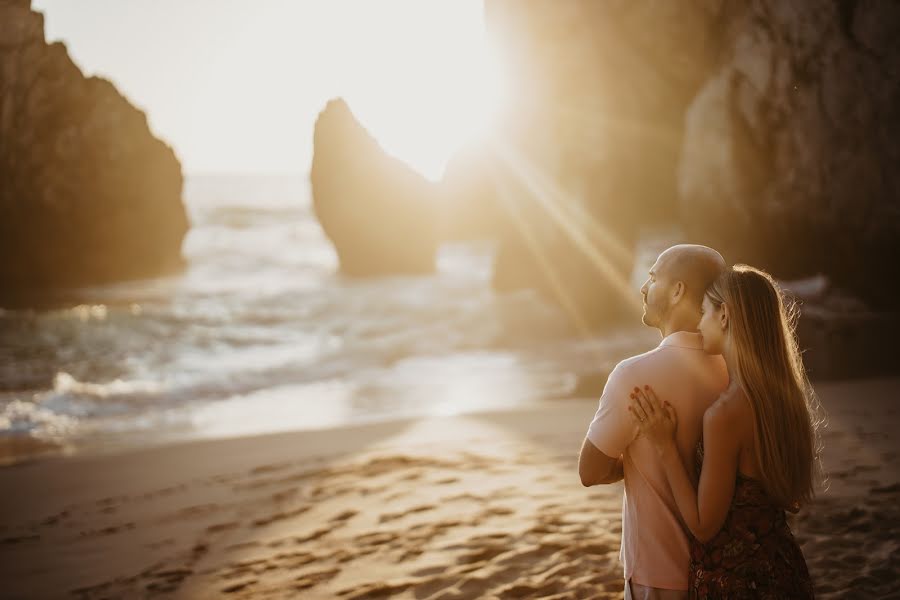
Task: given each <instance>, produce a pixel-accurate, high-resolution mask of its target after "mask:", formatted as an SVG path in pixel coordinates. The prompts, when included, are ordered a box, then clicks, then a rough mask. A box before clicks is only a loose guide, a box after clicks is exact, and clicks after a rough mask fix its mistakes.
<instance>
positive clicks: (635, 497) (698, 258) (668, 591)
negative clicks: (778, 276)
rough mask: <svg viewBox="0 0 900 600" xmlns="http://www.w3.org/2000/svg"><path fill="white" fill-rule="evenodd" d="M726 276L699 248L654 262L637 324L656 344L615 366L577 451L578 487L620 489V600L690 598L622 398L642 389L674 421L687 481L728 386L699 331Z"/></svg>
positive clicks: (670, 517) (675, 539) (672, 510)
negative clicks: (703, 309)
mask: <svg viewBox="0 0 900 600" xmlns="http://www.w3.org/2000/svg"><path fill="white" fill-rule="evenodd" d="M724 268H725V261H724V260H723V259H722V256H721V255H720V254H719V253H718V252H716V251H715V250H713V249H712V248H708V247H706V246H698V245H693V244H682V245H678V246H673V247H671V248H669V249H668V250H666V251H665V252H663V253H662V254H660V255H659V258H658V259H657V260H656V263H654V265H653V267H651V269H650V272H649V277H648V278H647V281H646V282H645V283H644V285H643V286H642V287H641V296H642V297H643V304H644V315H643V317H642V320H643V322H644V324H645V325H648V326H650V327H656V328H657V329H659V331H660V333H661V334H662V342H660V344H659V346H657V347H656V348H654V349H653V350H650V351H649V352H645V353H644V354H640V355H638V356H633V357H631V358H628V359H626V360H623V361H622V362H620V363H619V364H618V365H616V368H615V369H613V371H612V373H610V376H609V379H608V380H607V382H606V386H605V387H604V389H603V394H602V396H601V397H600V406H599V408H598V409H597V412H596V414H595V415H594V419H593V421H591V424H590V426H589V427H588V431H587V436H586V438H585V440H584V443H583V445H582V448H581V456H580V457H579V461H578V472H579V475H580V477H581V483H582V484H583V485H584V486H585V487H588V486H593V485H598V484H607V483H614V482H616V481H619V480H621V479H623V478H624V480H625V497H624V499H623V502H622V546H621V550H620V552H619V559H620V560H621V561H622V564H623V567H624V574H625V598H635V599H650V598H657V599H666V600H668V599H675V598H677V599H682V598H687V597H688V595H687V589H688V564H689V554H688V537H687V536H688V533H687V531H686V530H685V529H684V528H683V527H682V525H681V520H680V517H679V512H678V507H677V506H676V504H675V500H674V498H673V497H672V492H671V490H670V489H669V484H668V482H667V480H666V476H665V473H664V471H663V469H662V465H661V464H660V462H659V459H658V458H657V455H656V451H655V450H654V449H653V447H652V446H651V444H650V443H649V442H648V441H647V440H645V439H643V438H641V437H637V429H636V428H635V426H634V425H633V421H632V420H631V417H630V415H629V413H628V408H627V407H628V395H629V393H630V391H631V390H632V389H633V388H635V387H638V386H639V387H643V386H644V385H652V386H653V388H654V389H655V390H657V391H658V392H659V394H660V395H661V396H662V395H663V394H664V395H665V398H666V400H668V401H669V402H670V403H671V404H672V406H674V408H675V411H676V413H677V415H678V429H677V431H676V443H677V445H678V450H679V453H680V454H681V459H682V460H683V461H684V463H685V466H687V468H688V473H692V474H693V473H694V472H695V463H694V453H695V448H696V446H697V443H698V442H699V440H700V434H701V432H702V426H703V413H704V412H705V411H706V409H707V408H709V406H710V405H712V403H713V402H715V400H716V398H718V396H719V394H721V393H722V391H724V390H725V388H726V387H727V385H728V373H727V370H726V368H725V361H724V359H723V358H722V357H721V356H719V355H709V354H706V353H705V352H704V351H703V344H702V341H701V339H700V334H699V333H698V332H697V324H698V323H699V322H700V305H701V303H702V302H703V295H704V294H705V292H706V288H707V287H709V284H710V283H712V281H713V280H714V279H715V278H716V277H717V276H718V275H719V273H721V272H722V270H723V269H724Z"/></svg>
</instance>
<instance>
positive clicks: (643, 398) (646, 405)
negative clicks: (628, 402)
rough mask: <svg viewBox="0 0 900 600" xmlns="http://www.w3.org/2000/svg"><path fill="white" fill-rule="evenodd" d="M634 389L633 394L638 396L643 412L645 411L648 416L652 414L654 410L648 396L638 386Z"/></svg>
mask: <svg viewBox="0 0 900 600" xmlns="http://www.w3.org/2000/svg"><path fill="white" fill-rule="evenodd" d="M635 390H636V391H635V395H636V396H637V397H638V400H639V401H640V403H641V407H643V409H644V412H646V413H647V415H648V416H653V415H654V414H655V413H656V410H655V409H654V406H653V403H652V402H650V398H648V397H647V393H646V392H645V391H644V390H642V389H639V388H635Z"/></svg>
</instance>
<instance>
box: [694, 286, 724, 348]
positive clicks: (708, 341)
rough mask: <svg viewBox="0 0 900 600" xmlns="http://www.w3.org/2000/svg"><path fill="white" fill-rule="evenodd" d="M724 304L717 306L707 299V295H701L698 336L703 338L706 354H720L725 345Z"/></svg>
mask: <svg viewBox="0 0 900 600" xmlns="http://www.w3.org/2000/svg"><path fill="white" fill-rule="evenodd" d="M724 311H725V305H724V304H720V305H719V307H718V308H716V306H715V305H714V304H713V303H712V301H711V300H710V299H709V296H706V295H704V296H703V304H702V305H701V306H700V312H701V316H700V325H698V326H697V328H698V329H699V330H700V337H701V338H702V340H703V351H704V352H706V353H707V354H722V350H723V348H724V347H725V325H724Z"/></svg>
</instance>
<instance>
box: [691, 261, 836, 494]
mask: <svg viewBox="0 0 900 600" xmlns="http://www.w3.org/2000/svg"><path fill="white" fill-rule="evenodd" d="M706 295H707V296H708V297H709V299H710V301H711V302H712V303H713V304H714V305H715V306H716V307H718V306H721V305H722V304H725V305H727V307H728V310H729V320H728V332H729V335H730V336H731V344H732V350H733V352H734V356H735V369H734V371H735V374H736V377H737V379H738V384H739V385H740V386H741V388H742V389H743V391H744V393H745V395H746V396H747V398H748V400H749V402H750V407H751V409H752V411H753V416H754V436H755V442H756V444H755V446H756V448H755V454H756V463H757V466H758V468H759V473H760V481H761V482H762V484H763V487H764V488H765V490H766V492H767V493H768V495H769V497H770V498H771V499H772V500H773V501H775V502H777V503H778V504H779V505H780V506H782V507H784V508H787V509H789V510H794V511H796V510H797V509H799V508H800V507H801V506H803V505H805V504H807V503H808V502H809V501H810V500H812V499H813V497H814V496H815V487H816V484H817V482H819V481H821V480H822V474H823V471H822V463H821V451H822V444H821V438H820V436H819V428H820V427H821V426H822V424H823V423H824V418H823V414H824V413H823V412H822V408H821V405H820V404H819V401H818V399H817V397H816V394H815V392H814V391H813V388H812V385H810V383H809V379H808V378H807V376H806V369H805V368H804V366H803V360H802V358H801V355H800V351H799V348H798V344H797V335H796V323H797V317H798V316H799V311H798V308H797V305H796V303H795V302H793V301H792V300H791V299H790V298H787V297H786V296H785V294H784V292H783V291H782V290H781V288H780V287H779V286H778V284H777V283H776V282H775V280H774V279H773V278H772V276H771V275H769V274H768V273H766V272H765V271H761V270H759V269H755V268H753V267H750V266H748V265H735V266H733V267H731V268H729V269H726V270H725V271H724V272H723V273H722V274H721V275H720V276H719V277H718V278H717V279H716V280H715V281H714V282H713V283H712V285H710V287H709V289H708V290H707V292H706Z"/></svg>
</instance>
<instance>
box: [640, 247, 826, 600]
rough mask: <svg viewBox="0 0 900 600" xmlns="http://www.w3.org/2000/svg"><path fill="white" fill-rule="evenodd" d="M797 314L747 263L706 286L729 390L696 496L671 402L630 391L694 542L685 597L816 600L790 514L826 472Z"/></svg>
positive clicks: (703, 326) (705, 333) (712, 332)
mask: <svg viewBox="0 0 900 600" xmlns="http://www.w3.org/2000/svg"><path fill="white" fill-rule="evenodd" d="M795 317H796V311H795V310H794V309H793V305H792V304H791V305H790V308H788V307H787V306H786V304H785V301H784V299H783V297H782V293H781V291H780V289H779V288H778V286H777V284H776V283H775V281H774V280H773V279H772V277H771V276H770V275H768V274H767V273H765V272H763V271H760V270H758V269H754V268H752V267H748V266H746V265H736V266H734V267H732V268H730V269H727V270H726V271H725V272H724V273H723V274H722V275H721V276H720V277H719V278H718V279H717V280H716V281H715V282H714V283H713V284H712V285H711V286H710V288H709V289H708V290H707V292H706V295H705V297H704V299H703V306H702V317H701V320H700V325H699V330H700V334H701V336H702V339H703V350H704V351H705V352H707V353H709V354H722V355H723V356H724V358H725V363H726V365H727V367H728V373H729V375H730V379H731V383H730V384H729V387H728V388H727V389H726V390H725V392H723V393H722V395H721V396H720V397H719V399H718V400H716V402H715V403H714V404H713V405H712V406H711V407H710V408H709V409H708V410H707V411H706V413H705V415H704V418H703V433H702V437H701V440H700V443H699V444H698V447H697V463H698V464H697V467H698V468H699V474H698V475H697V477H699V483H698V487H697V489H695V488H694V484H693V481H697V479H696V478H695V479H692V478H691V477H690V476H689V474H688V471H687V469H686V468H685V465H684V464H683V463H682V461H681V459H680V457H679V454H678V450H677V449H676V447H675V443H674V433H675V429H676V427H677V419H676V415H675V412H674V410H673V409H672V407H671V406H669V405H668V404H666V403H665V402H662V401H661V400H660V399H659V398H657V396H656V394H655V392H654V390H652V389H651V388H650V387H649V386H644V389H643V390H641V389H638V388H635V389H634V391H633V392H632V394H631V400H630V404H629V410H630V411H631V415H632V417H633V418H634V419H635V423H636V425H637V427H638V430H639V431H640V433H641V434H642V435H644V436H646V437H647V438H648V439H649V440H650V441H651V442H652V443H653V445H654V447H655V448H656V450H657V451H658V452H659V455H660V459H661V461H662V464H663V468H664V469H665V472H666V478H667V479H668V481H669V485H670V486H671V488H672V493H673V495H674V497H675V500H676V503H677V505H678V509H679V511H680V513H681V516H682V519H683V521H684V524H685V525H686V526H687V528H688V529H689V530H690V532H691V534H692V535H693V538H694V539H692V540H691V564H690V569H691V571H690V575H689V596H690V597H691V598H812V597H813V589H812V582H811V580H810V577H809V571H808V570H807V567H806V561H805V560H804V558H803V553H802V552H801V550H800V547H799V546H798V545H797V543H796V541H795V540H794V537H793V535H792V534H791V530H790V528H789V526H788V524H787V522H786V518H785V510H790V511H791V512H797V511H798V510H799V509H800V507H801V506H803V505H805V504H806V503H808V502H809V501H810V500H811V499H812V497H813V495H814V486H815V480H816V479H817V478H818V475H819V474H820V473H821V469H820V463H819V452H820V443H819V436H818V427H819V425H820V419H819V417H818V414H819V410H820V409H819V406H818V402H817V400H816V397H815V394H814V393H813V391H812V388H811V386H810V384H809V381H808V379H807V378H806V372H805V370H804V368H803V363H802V361H801V358H800V353H799V351H798V349H797V342H796V337H795V333H794V324H795ZM660 394H661V396H662V397H663V399H664V398H665V390H660Z"/></svg>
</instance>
